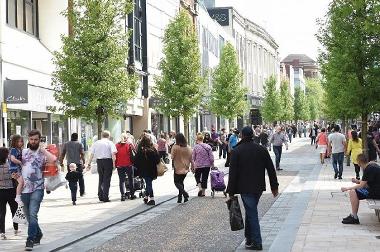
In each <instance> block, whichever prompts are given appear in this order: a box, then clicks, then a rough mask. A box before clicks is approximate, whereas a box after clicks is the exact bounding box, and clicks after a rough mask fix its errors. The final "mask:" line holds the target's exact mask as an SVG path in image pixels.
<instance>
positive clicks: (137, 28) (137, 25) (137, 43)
mask: <svg viewBox="0 0 380 252" xmlns="http://www.w3.org/2000/svg"><path fill="white" fill-rule="evenodd" d="M133 22H134V25H133V44H134V53H135V60H136V61H139V62H141V57H142V47H141V46H142V45H141V44H142V31H141V26H142V9H141V0H135V10H134V16H133Z"/></svg>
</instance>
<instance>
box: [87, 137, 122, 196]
mask: <svg viewBox="0 0 380 252" xmlns="http://www.w3.org/2000/svg"><path fill="white" fill-rule="evenodd" d="M109 138H110V132H109V131H106V130H105V131H103V132H102V139H100V140H98V141H96V142H95V143H94V145H92V150H91V155H90V159H89V160H88V165H87V170H89V169H90V168H91V161H92V159H93V157H95V158H96V164H97V166H98V174H99V185H98V197H99V200H100V201H103V202H110V200H109V197H108V195H109V189H110V184H111V176H112V170H113V168H114V167H115V160H116V153H117V150H116V146H115V144H114V143H113V142H111V141H110V140H109Z"/></svg>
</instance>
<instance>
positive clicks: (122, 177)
mask: <svg viewBox="0 0 380 252" xmlns="http://www.w3.org/2000/svg"><path fill="white" fill-rule="evenodd" d="M117 174H118V175H119V189H120V194H121V196H124V195H125V181H126V180H127V175H128V187H129V188H128V189H129V193H130V195H131V196H132V195H134V194H135V188H134V184H133V178H134V172H133V166H125V167H118V168H117Z"/></svg>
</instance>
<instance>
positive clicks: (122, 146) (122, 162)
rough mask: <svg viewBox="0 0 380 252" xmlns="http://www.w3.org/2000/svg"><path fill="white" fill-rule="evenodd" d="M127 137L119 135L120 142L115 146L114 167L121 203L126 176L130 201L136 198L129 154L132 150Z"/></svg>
mask: <svg viewBox="0 0 380 252" xmlns="http://www.w3.org/2000/svg"><path fill="white" fill-rule="evenodd" d="M127 140H128V135H127V134H125V133H123V134H121V140H120V142H119V143H117V144H116V149H117V153H116V161H115V166H116V168H117V173H118V175H119V187H120V193H121V201H125V199H126V196H125V181H126V176H127V175H128V182H129V183H128V185H129V193H130V199H131V200H133V199H135V198H136V196H135V190H134V186H133V176H134V172H133V164H132V160H131V152H132V150H134V147H133V145H132V144H130V143H128V141H127Z"/></svg>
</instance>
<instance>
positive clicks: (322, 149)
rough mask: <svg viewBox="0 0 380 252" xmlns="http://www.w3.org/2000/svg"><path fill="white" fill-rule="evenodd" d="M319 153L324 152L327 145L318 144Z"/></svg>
mask: <svg viewBox="0 0 380 252" xmlns="http://www.w3.org/2000/svg"><path fill="white" fill-rule="evenodd" d="M318 150H319V153H321V154H325V153H326V150H327V145H318Z"/></svg>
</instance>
